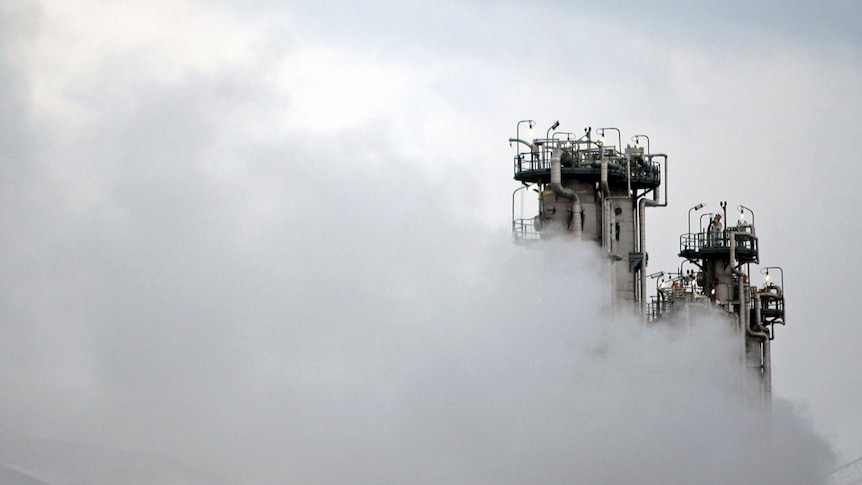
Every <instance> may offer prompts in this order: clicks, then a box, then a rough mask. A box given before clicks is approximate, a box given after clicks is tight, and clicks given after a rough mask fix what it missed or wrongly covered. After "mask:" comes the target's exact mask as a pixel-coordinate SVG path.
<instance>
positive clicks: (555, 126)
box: [545, 120, 560, 139]
mask: <svg viewBox="0 0 862 485" xmlns="http://www.w3.org/2000/svg"><path fill="white" fill-rule="evenodd" d="M558 126H560V120H557V121H555V122H554V124H553V125H551V127H550V128H548V131H547V132H545V139H550V138H551V131H552V130H556V129H557V127H558Z"/></svg>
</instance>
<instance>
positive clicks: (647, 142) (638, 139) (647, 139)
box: [632, 135, 652, 155]
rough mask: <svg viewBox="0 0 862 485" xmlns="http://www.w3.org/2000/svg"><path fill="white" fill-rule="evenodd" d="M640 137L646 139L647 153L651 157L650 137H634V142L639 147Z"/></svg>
mask: <svg viewBox="0 0 862 485" xmlns="http://www.w3.org/2000/svg"><path fill="white" fill-rule="evenodd" d="M640 137H644V138H646V152H647V155H649V154H650V153H652V152H651V151H650V150H649V137H648V136H646V135H635V136H633V137H632V141H633V142H635V145H637V144H639V143H640Z"/></svg>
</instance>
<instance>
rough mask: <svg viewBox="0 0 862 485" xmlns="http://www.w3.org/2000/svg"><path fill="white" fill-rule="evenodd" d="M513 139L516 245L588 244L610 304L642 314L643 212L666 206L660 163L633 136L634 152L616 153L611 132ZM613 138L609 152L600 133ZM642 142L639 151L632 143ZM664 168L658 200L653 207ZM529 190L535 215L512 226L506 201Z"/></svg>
mask: <svg viewBox="0 0 862 485" xmlns="http://www.w3.org/2000/svg"><path fill="white" fill-rule="evenodd" d="M523 123H528V124H529V127H530V128H532V127H534V125H535V122H533V121H532V120H524V121H521V122H519V123H518V128H517V129H516V136H515V138H510V139H509V142H510V143H516V144H517V146H518V147H523V149H518V150H517V154H516V155H515V180H517V181H519V182H521V184H522V186H521V187H520V188H519V189H517V190H516V191H515V192H514V193H513V194H512V198H513V205H512V206H513V211H512V212H513V214H512V235H513V238H514V240H515V241H516V242H519V243H521V242H529V241H531V240H536V239H548V238H570V239H583V240H591V241H596V242H597V243H598V244H600V245H601V248H602V254H603V255H604V256H605V257H606V258H607V259H608V261H609V262H610V264H611V265H612V269H611V271H610V275H611V280H612V281H611V287H612V288H613V295H612V300H611V301H612V302H614V305H615V306H622V305H621V304H618V303H620V302H630V303H629V304H630V305H633V307H634V308H637V309H639V310H640V312H641V313H644V314H645V313H646V310H647V298H646V280H647V276H646V266H647V253H646V249H645V248H646V215H645V212H646V210H645V209H646V207H664V206H666V205H667V156H666V155H664V154H660V153H650V152H649V137H647V136H646V135H636V136H634V137H633V138H634V140H636V141H637V142H636V144H635V146H626V147H625V149H623V148H621V144H622V142H621V138H620V132H619V130H617V129H616V128H599V129H598V130H597V133H596V134H597V135H598V137H594V136H593V131H592V128H586V129H584V133H583V134H581V135H575V134H573V133H568V132H554V133H553V135H551V131H553V130H556V129H557V128H558V127H559V121H557V122H555V123H554V124H553V126H551V128H549V129H548V130H547V132H546V136H545V138H536V139H532V140H530V141H527V140H523V139H521V138H520V126H521V124H523ZM608 131H616V134H617V142H618V144H617V145H610V144H608V143H607V140H606V137H605V133H606V132H608ZM641 138H643V139H646V140H647V151H646V153H645V152H644V147H643V146H641V145H640V143H639V141H640V139H641ZM661 162H664V176H665V194H664V199H663V200H662V201H661V202H659V194H658V187H659V185H661V175H662V167H661ZM528 187H530V188H534V189H535V190H536V191H537V192H538V193H539V211H538V214H537V215H535V216H534V217H531V218H523V217H520V218H516V217H515V214H514V197H515V195H516V194H517V192H518V191H520V190H523V189H527V188H528Z"/></svg>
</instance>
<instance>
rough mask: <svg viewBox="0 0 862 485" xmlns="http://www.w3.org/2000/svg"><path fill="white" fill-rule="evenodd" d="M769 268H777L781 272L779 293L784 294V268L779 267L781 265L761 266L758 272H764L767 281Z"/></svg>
mask: <svg viewBox="0 0 862 485" xmlns="http://www.w3.org/2000/svg"><path fill="white" fill-rule="evenodd" d="M771 269H777V270H778V272H779V273H780V274H781V295H782V296H783V295H784V270H783V269H781V266H767V267H765V268H761V269H760V274H765V275H766V281H767V282H768V281H769V270H771Z"/></svg>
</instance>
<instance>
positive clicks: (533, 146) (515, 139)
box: [509, 138, 536, 152]
mask: <svg viewBox="0 0 862 485" xmlns="http://www.w3.org/2000/svg"><path fill="white" fill-rule="evenodd" d="M512 142H517V143H523V144H524V145H527V146H528V147H530V151H531V152H534V151H536V146H535V145H533V144H532V143H530V142H528V141H524V140H522V139H520V138H509V143H512Z"/></svg>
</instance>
